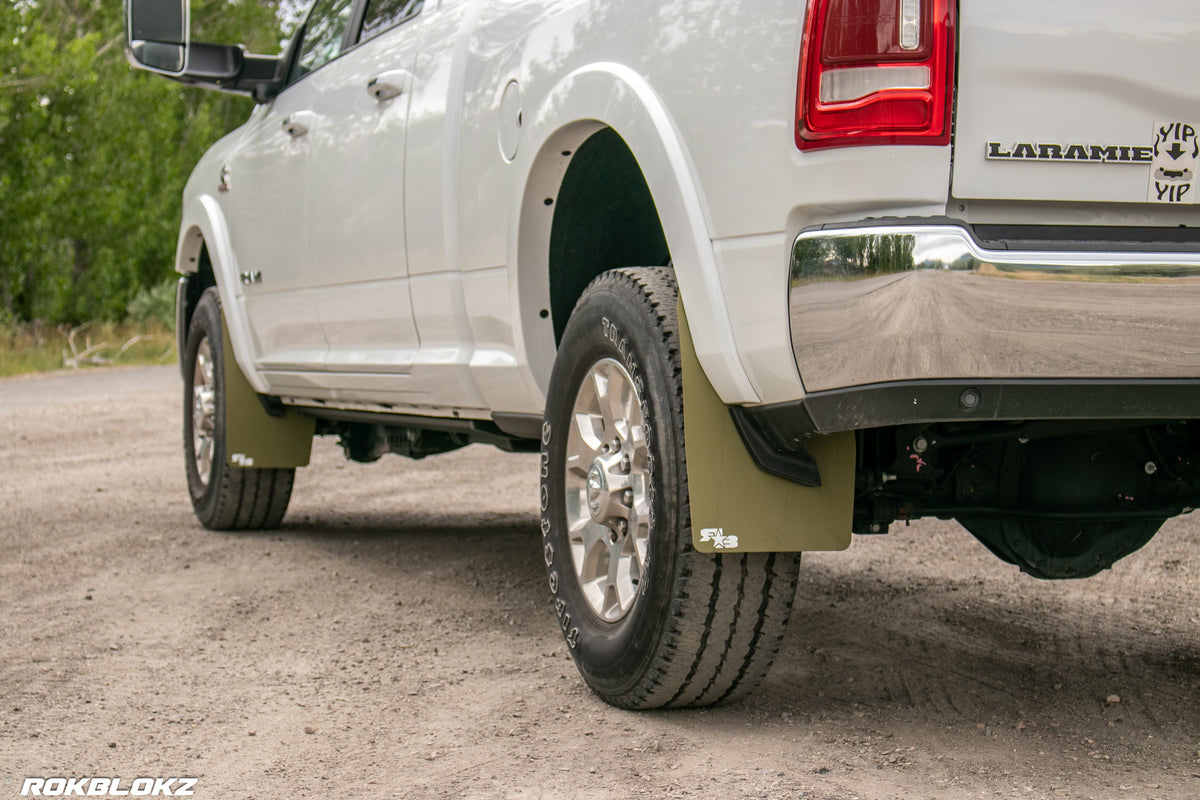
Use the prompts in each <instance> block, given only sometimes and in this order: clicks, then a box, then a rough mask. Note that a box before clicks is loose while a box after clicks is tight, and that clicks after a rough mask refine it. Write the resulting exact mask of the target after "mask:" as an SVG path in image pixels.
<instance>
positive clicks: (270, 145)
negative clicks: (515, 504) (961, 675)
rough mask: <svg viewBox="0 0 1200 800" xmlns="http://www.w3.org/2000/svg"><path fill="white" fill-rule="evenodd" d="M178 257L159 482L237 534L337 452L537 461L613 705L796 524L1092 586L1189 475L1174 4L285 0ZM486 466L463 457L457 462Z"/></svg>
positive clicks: (583, 637)
mask: <svg viewBox="0 0 1200 800" xmlns="http://www.w3.org/2000/svg"><path fill="white" fill-rule="evenodd" d="M127 30H128V51H129V54H130V58H131V60H132V61H133V62H134V64H135V65H137V66H141V67H143V68H147V69H151V70H154V71H157V72H159V73H162V74H164V75H165V76H167V77H168V78H171V79H173V80H177V81H181V82H183V83H186V84H192V85H196V86H202V87H207V88H213V89H219V90H225V91H233V92H240V93H244V94H248V95H250V96H252V97H253V98H254V99H255V101H256V106H255V108H254V111H253V113H252V114H251V115H250V118H249V120H248V121H247V122H246V123H245V124H244V125H243V126H242V127H241V128H239V129H238V130H236V131H234V132H233V133H231V134H230V135H228V136H227V137H225V138H224V139H222V140H221V141H220V142H218V143H217V144H216V145H214V146H213V148H212V149H211V150H209V152H208V153H207V154H206V155H205V156H204V157H203V158H202V159H201V161H200V163H199V164H198V165H197V167H196V169H195V172H194V173H193V174H192V176H191V179H190V180H189V182H188V184H187V188H186V190H185V192H184V196H183V221H182V226H181V231H180V237H179V246H178V257H177V264H176V267H177V269H178V271H179V272H180V273H182V278H181V280H180V284H179V287H180V288H179V294H178V306H177V319H178V334H179V341H180V353H181V354H182V359H181V360H182V364H183V374H184V383H185V409H184V441H185V450H186V456H187V458H186V464H187V470H188V478H189V489H190V492H191V496H192V500H193V505H194V507H195V510H196V513H197V515H198V517H199V519H200V521H201V522H202V523H203V524H204V525H206V526H208V527H210V528H214V529H233V528H254V527H271V526H275V525H278V524H280V522H281V520H282V518H283V516H284V512H285V510H286V507H287V503H288V499H289V496H290V491H291V481H292V476H293V473H294V469H295V468H296V467H298V466H303V465H304V464H305V463H306V462H307V458H308V451H309V447H310V445H311V441H312V437H313V435H332V436H337V437H339V440H340V442H341V444H342V446H343V448H344V450H345V453H346V455H347V457H349V458H352V459H356V460H360V461H372V460H375V459H378V458H380V457H381V456H382V455H384V454H387V453H396V454H400V455H405V456H410V457H415V458H420V457H424V456H426V455H431V454H436V453H439V452H444V451H446V450H451V449H454V448H457V447H462V446H464V445H466V444H469V443H476V442H482V443H490V444H493V445H497V446H499V447H502V448H505V449H508V450H512V451H518V452H520V451H528V452H539V453H540V454H541V455H540V474H541V485H540V493H539V495H538V496H539V498H540V509H541V514H540V523H539V524H540V529H541V536H542V538H543V556H544V560H545V563H546V568H547V573H546V574H547V582H548V585H549V589H550V592H551V600H552V607H553V610H554V614H555V616H556V618H557V620H558V624H559V626H560V627H561V628H562V631H563V635H564V637H565V639H566V642H567V644H568V646H569V648H570V652H571V653H572V656H573V657H574V659H575V661H576V664H577V665H578V667H579V669H580V671H581V673H582V674H583V676H584V678H585V680H586V681H587V682H588V684H589V685H590V686H591V687H592V689H593V690H594V691H596V692H597V694H599V695H600V696H601V697H603V698H604V699H605V700H607V701H609V702H611V703H614V704H616V705H620V706H625V707H635V708H650V707H658V706H686V705H706V704H711V703H716V702H721V701H725V700H728V699H731V698H735V697H738V696H740V695H742V694H744V693H746V692H747V691H749V690H751V689H752V688H753V687H754V686H755V685H756V684H757V683H758V682H759V681H760V680H761V679H762V677H763V676H764V675H765V674H766V671H767V669H768V667H769V665H770V662H771V660H772V658H773V657H774V655H775V653H776V652H777V651H778V649H779V645H780V641H781V637H782V635H783V632H784V627H785V626H786V624H787V620H788V615H789V612H790V609H791V604H792V599H793V596H794V593H795V587H796V574H797V569H798V565H799V558H800V553H801V552H802V551H806V550H836V549H841V548H844V547H846V546H848V545H849V543H850V538H851V533H852V532H853V533H859V534H879V533H886V532H887V530H888V527H889V525H890V524H892V523H893V522H895V521H897V520H910V519H915V518H918V517H922V516H937V517H942V518H954V519H957V520H958V521H959V522H961V523H962V525H963V526H964V527H965V528H966V529H967V530H968V531H970V532H971V533H972V534H973V535H974V536H975V537H977V538H978V539H979V541H980V542H982V543H983V544H984V545H985V546H986V547H987V548H988V549H989V550H991V551H992V552H993V553H995V554H996V555H997V556H999V557H1000V558H1002V559H1004V560H1005V561H1007V562H1009V563H1012V564H1014V565H1016V566H1017V567H1019V568H1020V569H1021V570H1023V571H1025V572H1027V573H1029V574H1030V575H1033V576H1036V577H1039V578H1076V577H1086V576H1089V575H1092V574H1095V573H1096V572H1098V571H1100V570H1103V569H1106V568H1108V567H1110V566H1111V565H1112V564H1113V563H1114V562H1116V561H1117V560H1119V559H1120V558H1122V557H1124V556H1125V555H1128V554H1129V553H1131V552H1133V551H1135V550H1137V549H1138V548H1139V547H1141V546H1142V545H1144V544H1145V543H1146V542H1147V541H1148V540H1149V539H1150V538H1151V537H1152V536H1153V535H1154V533H1155V532H1156V531H1157V530H1158V528H1159V527H1160V525H1161V524H1162V523H1163V521H1164V520H1166V519H1167V518H1169V517H1172V516H1174V515H1177V514H1180V513H1184V512H1187V511H1190V510H1191V508H1192V507H1194V506H1195V505H1196V504H1197V501H1198V500H1200V497H1198V495H1200V471H1198V470H1197V463H1196V453H1197V427H1198V425H1197V423H1196V422H1195V420H1197V419H1200V320H1198V315H1197V313H1196V312H1197V309H1200V214H1198V213H1197V206H1196V202H1197V200H1198V198H1200V191H1198V190H1197V179H1196V173H1197V164H1198V155H1200V145H1198V138H1197V131H1198V130H1200V85H1197V84H1196V83H1195V82H1194V81H1181V80H1179V79H1178V76H1180V75H1194V74H1197V73H1198V72H1200V47H1197V46H1196V44H1197V41H1198V40H1200V7H1197V6H1195V4H1194V3H1191V2H1188V1H1187V0H1148V2H1146V3H1143V4H1142V5H1141V6H1139V8H1138V13H1137V14H1130V13H1129V9H1128V4H1127V3H1118V2H1117V1H1116V0H1093V1H1092V2H1088V3H1086V4H1085V3H1082V2H1064V3H1058V4H1052V5H1047V4H1045V3H1035V2H1027V1H1026V0H1021V1H1020V2H1015V3H1005V4H1002V5H997V4H992V3H985V2H978V1H977V0H962V2H959V3H956V2H954V1H953V0H809V2H807V3H805V2H799V1H798V0H787V1H786V2H785V0H754V2H747V3H743V4H740V5H739V6H737V8H736V9H733V8H732V7H730V6H729V5H728V4H722V3H715V2H703V0H701V1H699V2H694V3H688V4H685V5H683V6H680V5H679V4H676V3H654V2H640V1H639V2H631V1H630V2H621V1H620V0H615V1H612V0H610V1H609V2H590V1H588V0H557V1H555V0H529V1H528V2H499V1H498V0H424V2H422V0H316V2H315V4H314V5H313V6H312V8H311V9H310V10H309V12H308V14H307V15H306V17H305V18H304V20H303V22H302V23H301V24H300V27H299V28H298V29H297V30H296V31H295V32H294V34H293V35H291V36H290V38H289V40H288V41H289V44H288V46H287V48H286V49H285V51H284V52H283V53H281V54H279V55H275V56H260V55H254V54H250V53H247V52H246V51H245V49H244V48H242V47H239V46H230V45H216V44H208V43H201V42H197V41H193V40H192V39H191V35H190V30H189V14H188V8H187V4H186V2H181V0H175V1H174V2H167V0H127ZM481 479H484V476H481Z"/></svg>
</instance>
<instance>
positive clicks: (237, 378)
mask: <svg viewBox="0 0 1200 800" xmlns="http://www.w3.org/2000/svg"><path fill="white" fill-rule="evenodd" d="M221 326H222V328H223V330H222V334H223V335H222V337H221V338H222V342H223V348H222V349H223V351H224V356H225V357H224V358H223V359H222V362H223V363H224V365H225V375H224V379H225V452H226V453H227V454H228V456H227V457H228V458H229V463H230V464H231V465H232V466H235V467H254V468H258V469H285V468H289V467H306V466H308V460H309V457H310V456H311V454H312V440H313V433H314V432H315V430H316V424H317V421H316V420H315V419H313V418H312V417H308V416H305V415H303V414H300V413H298V412H297V411H295V410H294V409H290V408H289V409H286V410H285V411H284V413H283V416H279V417H275V416H271V415H270V414H268V413H267V410H266V409H265V408H264V407H263V404H262V403H261V402H260V401H259V399H258V394H257V393H256V392H255V391H254V389H253V388H251V386H250V383H249V382H248V381H247V380H246V376H245V375H243V374H242V370H241V368H239V367H238V363H237V359H236V358H235V357H234V355H233V347H232V346H231V345H230V344H229V328H228V327H227V326H226V325H225V323H224V321H222V323H221Z"/></svg>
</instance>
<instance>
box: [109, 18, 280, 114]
mask: <svg viewBox="0 0 1200 800" xmlns="http://www.w3.org/2000/svg"><path fill="white" fill-rule="evenodd" d="M125 51H126V53H128V55H129V60H130V61H131V62H132V63H133V65H134V66H135V67H138V68H140V69H146V70H150V71H151V72H157V73H158V74H160V75H163V76H165V77H167V78H171V79H172V80H176V81H179V82H181V83H188V84H192V85H193V86H202V87H204V88H206V89H219V90H221V91H225V92H235V93H237V94H248V95H250V96H251V97H253V98H254V99H255V100H256V101H257V102H260V103H262V102H265V101H267V100H268V99H270V98H271V97H272V96H273V95H274V94H275V93H277V92H278V91H279V90H280V88H282V86H283V77H284V74H285V72H286V70H285V69H284V65H285V63H286V61H285V59H284V58H282V57H280V56H257V55H250V54H249V53H247V52H246V48H245V47H243V46H241V45H234V44H205V43H204V42H193V41H191V31H190V10H189V7H188V0H125Z"/></svg>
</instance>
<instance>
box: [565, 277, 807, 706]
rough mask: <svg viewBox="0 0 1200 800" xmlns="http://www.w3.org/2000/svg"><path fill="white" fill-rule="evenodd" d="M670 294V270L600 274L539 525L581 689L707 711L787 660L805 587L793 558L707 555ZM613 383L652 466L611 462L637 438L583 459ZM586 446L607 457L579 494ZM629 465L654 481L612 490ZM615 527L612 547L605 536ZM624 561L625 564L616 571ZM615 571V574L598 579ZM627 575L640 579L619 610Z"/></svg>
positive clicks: (576, 347)
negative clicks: (694, 513) (699, 546)
mask: <svg viewBox="0 0 1200 800" xmlns="http://www.w3.org/2000/svg"><path fill="white" fill-rule="evenodd" d="M676 297H677V295H676V289H675V283H674V278H673V276H672V274H671V271H670V270H669V269H665V268H636V269H620V270H613V271H610V272H606V273H604V274H603V275H601V276H600V277H598V278H597V279H596V280H595V281H593V282H592V283H591V285H590V286H588V288H587V289H586V290H585V291H584V293H583V295H582V297H581V298H580V300H579V303H578V304H577V305H576V307H575V310H574V312H573V314H572V316H571V319H570V321H569V322H568V324H567V327H566V330H565V332H564V333H563V338H562V342H561V344H560V347H559V351H558V357H557V359H556V361H555V365H554V372H553V375H552V377H551V380H550V390H549V394H548V397H547V401H546V418H545V423H544V425H543V429H542V471H541V472H542V480H541V508H542V520H541V528H542V534H543V537H544V539H543V545H544V555H545V560H546V567H547V575H548V578H549V582H550V590H551V593H552V601H553V605H554V610H555V613H556V615H557V616H558V621H559V625H560V627H561V628H562V631H563V634H564V636H565V637H566V640H567V645H568V648H569V651H570V653H571V656H572V658H573V659H574V660H575V664H576V666H577V667H578V668H579V671H580V673H582V675H583V678H584V680H585V681H586V682H587V683H588V685H589V686H590V687H591V688H592V690H593V691H594V692H595V693H596V694H597V695H599V696H600V697H601V698H602V699H604V700H605V701H607V702H609V703H611V704H613V705H615V706H619V707H622V708H639V709H645V708H659V707H664V706H671V707H684V706H706V705H713V704H716V703H722V702H726V701H729V700H733V699H736V698H738V697H741V696H743V695H745V694H746V693H748V692H749V691H751V690H753V689H754V688H755V687H756V686H757V685H758V684H759V682H760V681H761V680H762V679H763V677H764V676H765V675H766V673H767V670H768V668H769V667H770V665H771V662H772V660H773V659H774V657H775V655H776V654H777V653H778V651H779V647H780V645H781V643H782V640H783V633H784V629H785V628H786V626H787V621H788V616H789V614H790V612H791V605H792V599H793V597H794V595H795V592H796V572H797V569H798V567H799V561H800V557H799V555H798V554H772V553H741V554H720V555H708V554H704V553H699V552H697V551H696V550H695V549H694V548H693V547H692V534H691V519H690V512H689V504H688V486H687V464H686V461H685V456H684V443H683V388H682V374H681V367H680V355H679V332H678V323H677V320H676ZM613 362H615V363H616V364H619V365H620V367H621V369H617V368H616V367H615V366H614V365H613ZM622 370H623V371H622ZM585 381H589V383H587V384H586V385H585ZM614 382H618V383H622V382H623V383H626V384H628V385H629V386H631V387H632V388H633V389H634V390H635V391H636V398H637V401H638V402H637V409H636V410H634V409H633V405H634V404H633V403H632V402H629V403H627V404H626V405H621V404H619V403H618V404H617V405H618V406H620V407H621V408H622V409H623V410H622V411H621V413H622V414H623V415H624V418H625V422H626V423H627V424H625V425H623V426H622V425H620V424H617V423H616V422H614V430H617V431H618V434H619V431H620V430H621V429H622V427H623V428H625V429H628V430H630V431H632V430H633V429H634V428H636V427H638V426H637V425H636V424H634V423H636V422H638V421H639V420H640V421H641V423H642V428H643V429H644V439H645V447H644V451H645V456H644V464H643V465H642V466H636V465H637V464H640V463H642V462H639V459H642V458H643V457H642V456H628V455H627V456H626V457H625V458H624V459H623V460H621V461H620V467H618V468H610V466H609V465H610V464H612V463H613V461H612V458H613V456H612V455H611V453H615V452H617V450H618V449H621V448H627V447H628V446H629V445H628V442H634V445H632V447H633V451H635V452H639V451H641V450H642V448H641V445H640V444H639V443H638V437H637V435H636V434H632V433H630V434H629V435H628V437H627V439H628V441H626V439H625V438H622V437H621V436H620V435H617V436H616V437H614V439H613V440H612V441H613V444H611V445H609V444H605V445H603V447H604V448H609V449H602V450H594V449H593V450H591V451H587V448H588V447H591V445H588V444H587V442H588V441H592V440H595V441H599V440H604V441H609V439H608V438H607V435H608V433H609V432H608V431H607V430H604V433H603V434H602V435H596V436H591V437H590V438H589V435H587V434H586V431H585V427H586V428H587V429H588V430H591V431H593V432H594V431H596V430H603V429H604V428H605V427H606V426H607V424H608V423H607V421H606V420H603V419H602V420H600V421H599V422H597V420H596V419H595V415H592V414H590V412H588V411H587V409H588V408H589V407H590V405H589V404H590V403H591V393H592V391H593V389H592V388H591V387H593V386H603V387H607V388H604V389H600V390H597V396H599V395H600V393H601V392H607V393H608V394H607V395H606V398H607V400H606V401H605V402H608V403H609V406H610V409H611V408H612V407H613V405H612V403H611V397H612V396H613V390H612V389H611V385H612V384H613V383H614ZM631 396H634V395H631ZM626 408H628V409H629V410H628V412H627V413H626V411H624V409H626ZM610 415H611V416H612V418H613V419H614V420H616V413H615V412H611V411H610ZM573 425H574V426H577V427H576V428H575V429H572V426H573ZM581 431H584V433H580V432H581ZM581 443H582V444H581ZM581 447H583V449H584V451H587V452H595V453H597V455H596V456H595V461H594V462H592V465H591V466H590V467H588V472H587V477H586V481H585V482H584V484H583V486H582V488H580V475H581V474H582V470H583V468H584V467H585V466H586V465H587V456H586V455H584V456H582V457H581V456H580V455H579V452H580V448H581ZM568 450H571V455H572V458H571V460H570V462H569V463H568ZM624 468H632V469H631V474H632V473H633V472H639V470H640V472H639V476H640V477H639V478H638V483H636V484H632V478H630V479H629V481H630V482H631V484H632V485H644V488H643V489H642V490H641V494H640V495H636V494H633V493H632V492H633V490H629V491H628V492H626V493H624V494H618V493H617V492H614V491H613V490H612V489H611V486H612V484H613V481H616V480H620V481H625V480H626V479H625V478H624V477H623V475H624V473H623V472H622V471H621V470H622V469H624ZM617 485H618V486H620V485H623V484H617ZM621 491H624V490H621ZM639 497H642V498H644V500H645V502H644V503H642V502H639ZM584 503H586V504H587V505H586V507H584V506H583V504H584ZM635 507H636V508H635ZM614 509H615V510H614ZM639 509H640V510H639ZM646 511H648V512H649V513H648V515H647V514H646V513H645V512H646ZM623 514H624V515H627V516H625V517H623V516H621V515H623ZM605 515H609V516H605ZM613 515H615V516H616V518H617V521H616V523H615V527H612V526H613V525H614V523H612V522H611V519H612V518H613ZM601 517H603V519H604V520H610V521H608V522H605V521H602V520H601V519H600V518H601ZM569 518H570V520H572V521H573V522H574V532H573V531H572V522H571V521H569ZM623 519H625V520H627V521H626V522H625V523H624V526H622V523H621V520H623ZM634 525H636V526H637V528H638V530H644V531H645V537H644V540H643V541H644V552H645V556H644V559H642V560H640V561H639V560H638V558H637V553H639V552H641V551H639V550H638V549H637V547H636V546H633V547H630V546H628V545H627V544H625V542H627V541H628V540H629V539H631V538H632V537H633V536H634V533H633V530H634V528H633V526H634ZM601 526H604V527H601ZM606 527H607V528H608V532H607V537H608V538H607V541H608V542H610V543H611V547H610V546H609V545H608V544H606V543H605V542H606V539H605V538H604V537H603V536H601V535H598V534H597V533H596V532H597V531H599V532H600V534H605V528H606ZM581 531H591V532H590V533H587V532H581ZM622 531H623V532H622ZM573 537H574V540H575V541H574V542H573V541H572V538H573ZM589 539H590V544H589ZM573 547H574V551H573ZM595 552H599V553H600V555H599V556H598V557H596V558H593V557H592V556H591V554H592V553H595ZM606 554H607V555H606ZM622 554H629V555H622ZM606 557H607V561H605V558H606ZM621 558H626V559H627V560H628V564H627V565H626V566H624V567H621V568H620V569H617V570H616V571H615V572H614V571H613V569H612V564H613V563H614V562H616V561H617V560H618V559H621ZM606 569H607V570H608V571H607V573H605V574H606V575H615V576H616V577H613V578H612V579H611V580H609V579H607V578H604V579H601V578H595V577H594V576H595V575H597V574H599V573H601V572H603V571H604V570H606ZM627 574H628V575H635V574H636V578H637V579H636V581H633V582H632V583H633V584H634V586H635V588H634V589H633V590H632V594H631V595H629V597H628V598H626V600H624V601H623V600H622V599H621V598H622V595H621V591H620V588H621V583H622V581H624V580H625V577H624V576H625V575H627ZM604 580H608V583H607V584H605V583H604ZM610 584H611V586H610ZM585 586H586V587H587V588H586V589H585ZM613 587H615V588H613ZM625 588H626V589H627V590H629V589H630V586H629V585H628V584H627V585H625ZM610 589H611V591H610Z"/></svg>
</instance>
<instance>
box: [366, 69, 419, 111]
mask: <svg viewBox="0 0 1200 800" xmlns="http://www.w3.org/2000/svg"><path fill="white" fill-rule="evenodd" d="M412 77H413V76H412V73H411V72H409V71H408V70H406V69H393V70H389V71H387V72H385V73H383V74H382V75H376V76H375V77H374V78H372V79H371V80H370V82H368V83H367V94H369V95H371V97H373V98H374V99H375V100H376V101H377V102H380V103H384V102H387V101H388V100H393V99H395V98H397V97H399V96H400V95H402V94H404V93H405V92H407V91H408V89H409V87H410V86H412Z"/></svg>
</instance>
